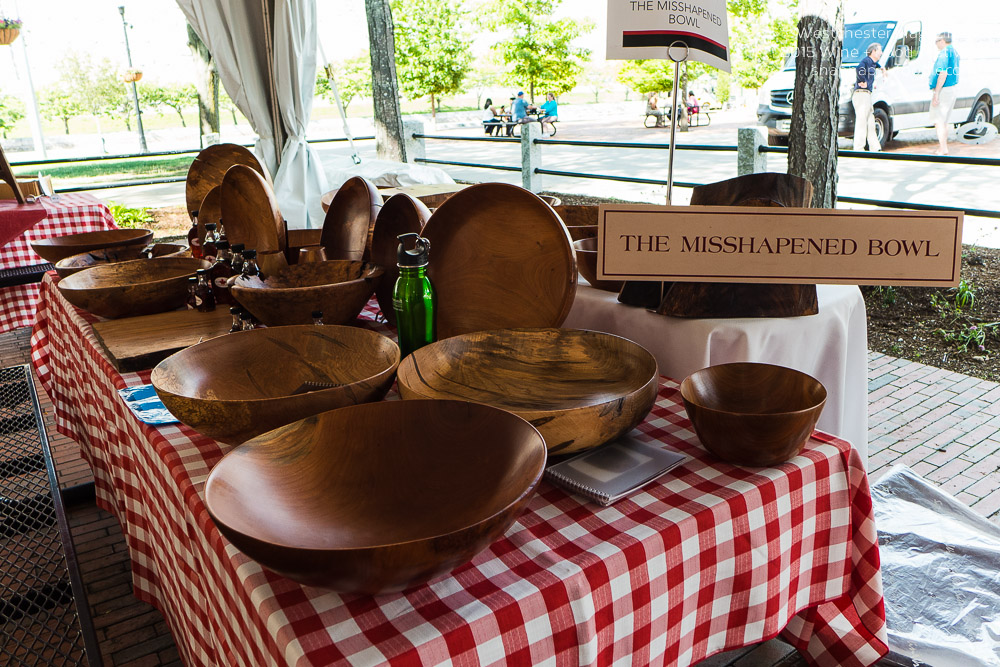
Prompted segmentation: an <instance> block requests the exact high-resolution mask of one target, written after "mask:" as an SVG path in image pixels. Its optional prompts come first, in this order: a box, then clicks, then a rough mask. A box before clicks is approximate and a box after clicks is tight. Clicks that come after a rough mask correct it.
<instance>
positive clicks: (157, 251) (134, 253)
mask: <svg viewBox="0 0 1000 667" xmlns="http://www.w3.org/2000/svg"><path fill="white" fill-rule="evenodd" d="M144 249H145V247H143V246H137V245H133V246H125V247H124V248H104V249H101V250H94V251H93V252H81V253H80V254H79V255H73V256H71V257H66V258H64V259H60V260H59V261H58V262H56V273H58V274H59V277H60V278H65V277H66V276H71V275H73V274H74V273H76V272H77V271H83V270H84V269H89V268H91V267H93V266H97V265H99V264H114V263H115V262H128V261H131V260H133V259H144V256H143V254H142V251H143V250H144ZM187 251H188V247H187V246H186V245H181V244H179V243H154V244H153V257H181V256H183V255H184V254H185V253H186V252H187Z"/></svg>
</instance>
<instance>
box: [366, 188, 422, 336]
mask: <svg viewBox="0 0 1000 667" xmlns="http://www.w3.org/2000/svg"><path fill="white" fill-rule="evenodd" d="M430 217H431V212H430V210H429V209H428V208H427V207H426V206H424V205H423V204H422V203H421V202H420V200H418V199H416V198H415V197H411V196H410V195H408V194H405V193H402V192H401V193H399V194H396V195H393V196H392V197H389V199H388V200H386V202H385V204H383V206H382V210H380V211H379V212H378V217H377V218H376V219H375V229H374V231H373V232H372V250H371V260H372V263H373V264H377V265H379V266H381V267H382V268H383V269H385V275H384V276H383V277H382V280H381V281H379V284H378V286H377V287H376V288H375V296H377V297H378V305H379V308H381V309H382V315H384V316H385V319H386V320H388V322H389V324H391V325H393V326H396V311H395V310H393V307H392V289H393V287H394V286H395V285H396V279H397V278H399V267H398V266H397V265H396V251H397V249H398V248H399V240H398V239H397V238H396V237H398V236H399V235H400V234H407V233H410V232H416V233H419V232H420V230H421V228H423V226H424V225H425V224H426V223H427V221H428V220H429V219H430ZM431 252H434V248H433V246H432V247H431Z"/></svg>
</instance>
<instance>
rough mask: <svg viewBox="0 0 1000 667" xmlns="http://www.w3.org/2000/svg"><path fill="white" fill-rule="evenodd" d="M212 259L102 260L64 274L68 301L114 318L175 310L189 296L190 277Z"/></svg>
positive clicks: (61, 289) (61, 283) (63, 290)
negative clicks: (111, 262) (106, 261)
mask: <svg viewBox="0 0 1000 667" xmlns="http://www.w3.org/2000/svg"><path fill="white" fill-rule="evenodd" d="M210 266H211V264H210V263H209V262H206V261H205V260H201V259H195V258H193V257H155V258H153V259H136V260H132V261H129V262H116V263H114V264H101V265H98V266H94V267H91V268H89V269H84V270H83V271H79V272H78V273H74V274H73V275H71V276H68V277H66V278H63V279H62V280H60V281H59V284H58V285H57V286H58V288H59V292H60V293H61V294H62V295H63V297H65V299H66V300H67V301H69V302H70V303H71V304H73V305H74V306H76V307H77V308H82V309H84V310H86V311H88V312H91V313H93V314H94V315H100V316H101V317H107V318H109V319H115V318H118V317H131V316H134V315H152V314H153V313H163V312H166V311H168V310H174V309H175V308H180V307H182V306H183V305H184V302H185V301H186V300H187V283H188V278H190V277H191V276H193V275H194V274H195V271H197V270H198V269H207V268H209V267H210Z"/></svg>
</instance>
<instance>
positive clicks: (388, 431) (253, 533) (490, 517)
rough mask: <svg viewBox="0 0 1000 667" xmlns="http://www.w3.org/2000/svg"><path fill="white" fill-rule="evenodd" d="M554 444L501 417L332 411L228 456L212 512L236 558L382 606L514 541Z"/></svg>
mask: <svg viewBox="0 0 1000 667" xmlns="http://www.w3.org/2000/svg"><path fill="white" fill-rule="evenodd" d="M545 461H546V452H545V443H544V441H543V440H542V437H541V436H540V435H539V434H538V431H537V430H535V429H534V428H533V427H532V426H531V425H530V424H528V423H527V422H525V421H524V420H523V419H521V418H519V417H517V416H516V415H512V414H510V413H508V412H504V411H503V410H497V409H496V408H491V407H489V406H486V405H476V404H474V403H466V402H460V401H385V402H381V403H371V404H368V405H357V406H353V407H347V408H342V409H340V410H332V411H330V412H324V413H323V414H320V415H317V416H314V417H310V418H308V419H304V420H302V421H297V422H295V423H293V424H289V425H287V426H283V427H281V428H279V429H276V430H274V431H271V432H269V433H265V434H263V435H261V436H260V437H258V438H255V439H253V440H250V441H249V442H247V443H245V444H244V445H242V446H241V447H237V448H236V449H234V450H232V451H231V452H229V453H228V454H227V455H226V456H225V457H223V459H222V460H221V461H219V463H218V464H217V465H216V466H215V468H214V469H213V470H212V472H211V474H210V475H209V477H208V481H207V483H206V484H205V505H206V507H207V508H208V512H209V514H210V515H211V517H212V520H213V521H214V522H215V524H216V526H218V528H219V530H220V531H221V532H222V534H223V535H225V536H226V537H227V538H228V539H229V540H230V541H231V542H232V543H233V545H235V546H236V547H237V548H238V549H240V550H241V551H243V552H244V553H245V554H246V555H247V556H249V557H250V558H253V559H254V560H256V561H258V562H259V563H260V564H261V565H263V566H264V567H267V568H269V569H271V570H273V571H275V572H277V573H279V574H282V575H284V576H286V577H289V578H290V579H293V580H295V581H298V582H299V583H302V584H305V585H308V586H321V587H324V588H331V589H333V590H335V591H338V592H341V593H365V594H369V595H374V594H378V593H388V592H394V591H401V590H405V589H407V588H412V587H413V586H417V585H419V584H422V583H424V582H427V581H429V580H431V579H434V578H435V577H437V576H439V575H442V574H444V573H446V572H449V571H451V570H453V569H454V568H456V567H458V566H460V565H462V564H464V563H466V562H468V561H469V560H471V559H472V558H473V557H474V556H475V555H476V554H477V553H479V552H480V551H482V550H483V549H485V548H486V547H488V546H489V545H490V544H491V543H492V542H493V541H494V540H496V539H497V538H499V537H500V536H502V535H503V534H504V532H506V530H507V529H508V528H509V527H510V526H511V524H512V523H513V522H514V521H515V520H516V519H517V517H518V516H519V515H520V514H521V512H522V511H523V509H524V507H525V506H526V505H527V503H528V501H529V500H530V499H531V497H532V495H533V494H534V491H535V488H536V487H537V486H538V483H539V481H540V480H541V478H542V473H543V472H544V469H545Z"/></svg>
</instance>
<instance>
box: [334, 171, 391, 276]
mask: <svg viewBox="0 0 1000 667" xmlns="http://www.w3.org/2000/svg"><path fill="white" fill-rule="evenodd" d="M381 208H382V195H380V194H379V193H378V188H376V187H375V186H374V185H373V184H372V183H371V181H368V180H367V179H364V178H361V177H360V176H355V177H353V178H349V179H347V181H346V182H345V183H344V184H343V185H341V186H340V189H339V190H337V194H336V196H335V197H334V198H333V201H332V202H331V203H330V209H329V210H328V211H327V212H326V218H324V219H323V234H322V236H321V237H320V245H321V246H323V247H324V248H325V249H326V258H327V259H349V260H352V261H360V260H362V259H365V258H366V257H367V256H368V254H369V253H368V252H367V250H368V248H370V247H371V234H372V231H373V230H374V227H375V220H376V218H377V217H378V213H379V209H381Z"/></svg>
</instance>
